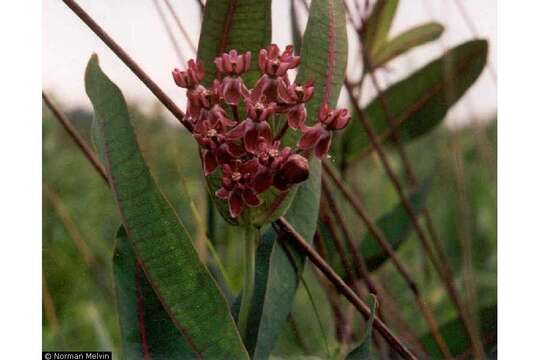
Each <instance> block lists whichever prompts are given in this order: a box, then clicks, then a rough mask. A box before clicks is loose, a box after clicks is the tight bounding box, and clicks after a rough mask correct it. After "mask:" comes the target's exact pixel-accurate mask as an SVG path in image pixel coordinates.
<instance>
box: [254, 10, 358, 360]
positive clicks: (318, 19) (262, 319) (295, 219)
mask: <svg viewBox="0 0 540 360" xmlns="http://www.w3.org/2000/svg"><path fill="white" fill-rule="evenodd" d="M345 23H346V22H345V13H344V9H343V5H342V3H341V1H339V0H313V1H312V2H311V7H310V12H309V19H308V23H307V26H306V30H305V33H304V37H303V42H302V51H301V57H302V63H301V64H300V67H299V70H298V76H297V81H298V82H299V83H304V82H306V81H307V80H309V79H312V80H314V81H315V93H314V96H313V100H312V101H311V104H310V106H308V113H309V116H308V118H309V119H310V121H311V122H314V121H315V119H316V118H315V117H314V115H315V114H316V113H317V111H318V107H319V106H320V105H321V103H322V102H323V101H326V102H328V104H329V105H330V106H335V105H336V101H337V98H338V96H339V92H340V89H341V85H342V83H343V79H344V77H345V68H346V61H347V34H346V29H345ZM286 136H288V137H289V141H293V142H294V141H295V140H296V139H295V138H294V135H292V134H287V135H286ZM320 181H321V164H320V161H318V160H316V159H312V160H311V161H310V175H309V178H308V180H307V181H306V182H305V183H302V184H300V186H299V187H298V191H297V194H296V196H295V198H294V201H293V202H292V204H291V206H290V207H289V209H288V211H287V213H286V214H285V218H286V219H287V220H288V221H289V223H290V224H291V225H292V226H293V227H294V228H295V229H296V230H297V231H298V232H299V233H300V234H301V235H302V236H303V237H304V239H306V240H307V241H311V240H312V239H313V235H314V234H315V230H316V227H317V218H318V213H319V201H320V186H321V184H320ZM284 243H287V240H286V239H285V240H284ZM304 263H305V256H303V255H301V254H300V253H299V252H297V251H296V250H295V249H294V248H292V247H290V246H287V247H286V248H284V247H283V246H282V245H281V243H280V241H279V240H278V239H277V234H276V233H275V231H274V230H273V229H269V230H268V231H267V232H266V233H265V234H264V236H263V239H262V241H261V245H260V247H259V249H258V250H257V259H256V283H255V293H254V298H253V304H252V312H251V313H250V317H249V322H248V324H249V333H248V340H247V344H246V346H247V348H248V351H249V352H250V354H253V355H252V356H253V359H267V358H268V356H269V354H270V351H271V350H272V348H273V346H274V344H275V342H276V340H277V337H278V335H279V333H280V331H281V329H282V328H283V326H284V324H285V323H286V321H287V316H288V314H289V313H290V311H291V308H292V304H293V300H294V296H295V293H296V289H297V288H298V284H299V281H300V280H299V279H300V278H299V276H300V274H301V273H302V271H303V266H304Z"/></svg>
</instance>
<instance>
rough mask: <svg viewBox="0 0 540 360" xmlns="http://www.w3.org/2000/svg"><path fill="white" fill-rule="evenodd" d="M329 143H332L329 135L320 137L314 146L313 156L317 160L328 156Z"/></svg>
mask: <svg viewBox="0 0 540 360" xmlns="http://www.w3.org/2000/svg"><path fill="white" fill-rule="evenodd" d="M331 143H332V134H331V133H327V134H326V135H324V136H322V137H321V138H320V139H319V141H318V142H317V145H315V156H316V157H317V159H319V160H321V159H322V158H324V157H325V156H326V155H327V154H328V151H329V150H330V144H331Z"/></svg>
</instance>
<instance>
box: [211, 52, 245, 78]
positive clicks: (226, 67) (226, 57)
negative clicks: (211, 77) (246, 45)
mask: <svg viewBox="0 0 540 360" xmlns="http://www.w3.org/2000/svg"><path fill="white" fill-rule="evenodd" d="M214 63H215V64H216V67H217V69H218V71H219V72H220V73H222V74H226V75H230V76H240V75H242V74H243V73H245V72H246V71H248V70H249V65H250V63H251V52H250V51H248V52H246V53H244V54H238V52H237V51H236V50H231V51H229V53H223V54H222V55H221V56H219V57H217V58H216V59H215V60H214Z"/></svg>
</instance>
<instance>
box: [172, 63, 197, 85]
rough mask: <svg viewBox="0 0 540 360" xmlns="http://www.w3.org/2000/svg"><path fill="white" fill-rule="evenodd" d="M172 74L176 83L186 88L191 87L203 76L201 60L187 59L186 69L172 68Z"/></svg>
mask: <svg viewBox="0 0 540 360" xmlns="http://www.w3.org/2000/svg"><path fill="white" fill-rule="evenodd" d="M172 75H173V79H174V82H175V83H176V85H178V86H180V87H182V88H186V89H193V88H195V86H197V85H199V83H200V82H201V81H202V79H203V78H204V68H203V65H202V63H201V62H195V61H194V60H189V61H188V69H187V70H186V71H181V70H179V69H174V70H173V72H172Z"/></svg>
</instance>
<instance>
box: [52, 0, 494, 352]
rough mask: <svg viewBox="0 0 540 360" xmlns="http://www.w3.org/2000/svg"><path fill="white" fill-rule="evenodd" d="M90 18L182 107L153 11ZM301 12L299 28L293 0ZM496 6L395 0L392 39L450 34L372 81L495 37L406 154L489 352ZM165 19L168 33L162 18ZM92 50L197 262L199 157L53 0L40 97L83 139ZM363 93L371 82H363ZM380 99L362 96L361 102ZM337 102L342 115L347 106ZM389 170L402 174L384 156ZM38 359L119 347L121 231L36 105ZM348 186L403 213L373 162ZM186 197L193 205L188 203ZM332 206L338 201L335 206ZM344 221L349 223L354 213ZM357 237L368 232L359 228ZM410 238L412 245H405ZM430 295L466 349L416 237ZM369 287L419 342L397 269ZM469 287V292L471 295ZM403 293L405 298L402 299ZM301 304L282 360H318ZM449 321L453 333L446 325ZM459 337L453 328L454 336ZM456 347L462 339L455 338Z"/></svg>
mask: <svg viewBox="0 0 540 360" xmlns="http://www.w3.org/2000/svg"><path fill="white" fill-rule="evenodd" d="M78 3H79V4H80V5H81V6H82V7H83V8H84V9H86V10H87V11H88V12H89V13H90V14H91V15H92V16H93V17H94V19H96V20H97V21H98V22H99V23H100V24H101V25H102V26H103V27H104V28H105V29H106V30H107V31H108V32H109V33H110V34H111V35H112V37H113V38H114V39H115V40H116V41H117V42H118V43H120V44H121V45H122V46H123V47H124V48H125V50H126V51H127V52H128V53H129V54H130V55H131V56H132V57H133V58H134V59H135V60H136V61H137V62H138V63H139V64H140V65H141V66H142V67H143V68H144V69H145V70H146V71H147V72H148V74H149V75H150V76H151V77H152V78H153V79H154V80H155V81H156V82H157V83H158V84H159V85H160V86H161V87H162V88H163V89H164V90H165V91H166V92H167V94H168V95H169V96H171V97H172V98H173V99H176V100H177V101H178V104H179V105H180V106H181V107H182V108H184V106H185V94H184V92H183V91H182V90H181V89H179V88H177V87H176V86H175V85H174V83H173V81H172V79H171V76H170V71H171V69H172V68H174V67H183V66H184V64H183V60H182V59H179V57H178V55H177V53H176V52H175V49H174V47H173V46H172V45H171V42H170V40H169V38H168V37H167V33H166V31H165V28H164V26H163V22H162V20H161V19H160V17H159V14H158V11H157V9H156V6H155V2H154V1H153V0H136V1H133V0H130V1H128V0H109V1H92V0H84V1H83V0H80V1H78ZM171 3H172V4H173V6H174V7H175V10H176V12H177V13H178V14H179V16H180V18H181V19H182V22H183V24H184V25H185V27H186V29H187V32H188V37H189V38H190V39H191V41H192V42H194V43H195V44H197V40H198V36H199V27H200V16H201V14H200V10H199V5H198V2H197V1H196V0H181V1H172V2H171ZM273 3H274V6H273V19H279V21H277V20H274V24H273V25H274V31H273V34H274V35H273V36H274V42H276V43H278V44H279V45H280V46H282V45H285V44H289V43H291V42H292V37H291V25H290V24H291V22H290V20H289V19H290V16H291V7H290V3H289V1H285V0H274V2H273ZM293 6H295V9H296V10H297V13H298V14H299V17H300V19H301V21H303V25H305V19H306V14H305V12H304V11H303V7H302V5H301V1H300V0H298V1H294V5H293ZM496 15H497V9H496V4H495V2H494V1H492V0H474V1H472V0H469V1H467V0H453V1H448V0H446V1H445V0H402V1H401V2H400V5H399V8H398V11H397V15H396V19H395V23H394V26H393V27H392V29H391V31H390V34H391V35H393V34H397V33H399V32H400V31H402V30H404V29H407V28H409V27H410V26H412V25H416V24H418V23H423V22H426V21H430V20H435V21H437V22H440V23H441V24H443V25H444V26H445V31H444V33H443V35H442V37H441V38H440V39H438V40H437V41H435V42H433V43H430V44H428V45H425V46H422V47H419V48H416V49H414V50H412V51H410V52H408V53H406V54H405V55H403V56H401V57H400V58H398V59H397V60H396V61H392V62H391V63H390V64H389V65H388V66H387V67H386V68H385V69H383V70H379V73H380V78H381V79H383V80H384V84H385V85H390V84H392V83H394V82H396V81H397V80H400V79H402V78H404V77H406V75H407V74H409V73H411V72H413V71H414V70H415V69H418V68H419V67H421V66H423V65H424V64H426V63H428V62H429V61H431V60H433V59H435V58H438V57H439V56H440V55H441V54H442V53H443V52H444V51H445V50H446V49H448V48H450V47H453V46H455V45H457V44H459V43H462V42H464V41H466V40H469V39H472V38H486V39H488V40H489V56H488V65H487V67H486V68H485V69H484V71H483V73H482V75H481V76H480V78H479V79H478V80H477V82H476V83H475V84H474V85H473V87H472V88H471V89H470V90H469V91H468V92H467V93H466V94H465V96H464V97H463V98H462V99H461V100H460V101H459V102H458V103H457V105H456V106H454V107H453V108H452V109H451V110H450V112H449V113H448V114H447V117H446V119H445V122H444V125H442V126H439V127H438V128H437V129H436V130H435V131H432V132H431V133H429V134H428V135H426V136H423V137H422V138H420V139H418V140H416V141H415V142H412V143H411V144H409V145H407V150H408V153H409V157H410V159H411V163H412V165H413V167H414V169H415V172H416V174H417V177H418V178H420V179H424V178H431V179H432V180H431V187H430V190H429V194H428V197H427V204H428V208H429V209H430V210H431V212H432V215H433V218H434V223H435V227H436V228H437V230H438V232H439V235H440V238H441V239H442V241H443V244H444V247H445V249H446V251H447V254H448V256H449V258H450V262H451V266H452V269H453V270H454V276H455V278H456V283H457V285H458V289H459V291H460V292H461V293H462V294H465V292H466V291H469V292H470V291H471V286H472V294H470V293H469V294H467V296H468V297H467V300H470V301H472V302H473V304H471V306H472V307H474V308H475V309H477V310H478V311H477V312H478V314H480V315H479V317H478V319H477V320H478V322H479V324H480V328H481V329H482V331H483V335H484V336H485V338H486V339H491V340H490V341H491V342H495V341H496V302H497V288H496V286H497V274H496V272H497V258H496V249H497V247H496V243H497V233H496V228H497V227H496V225H497V224H496V202H497V199H496V194H497V179H496V164H497V162H496V154H497V152H496V148H497V141H496V139H497V136H496V135H497V132H496V114H497V99H496V94H497V91H496V75H495V74H496V67H497V61H496V56H495V54H496V50H497V44H496V42H497V34H496ZM166 19H167V21H168V22H171V23H172V22H173V19H172V18H171V17H170V16H167V17H166ZM175 37H176V38H177V41H178V42H179V44H180V45H181V46H182V49H183V54H184V55H185V56H186V58H191V57H194V54H193V52H192V51H191V50H190V46H189V42H188V41H186V40H185V38H184V37H183V36H182V35H180V34H175ZM355 49H356V50H357V49H358V47H357V45H356V44H354V43H351V45H350V49H349V66H348V74H349V75H350V76H351V77H353V78H354V77H355V76H358V74H359V73H360V70H359V66H358V56H357V55H356V53H357V51H355ZM92 52H97V53H98V54H99V56H100V62H101V64H102V66H103V69H104V71H105V72H106V73H107V74H108V75H109V76H110V77H111V79H112V80H113V81H114V82H115V83H116V84H117V85H118V86H119V87H120V88H121V89H122V91H123V92H124V95H125V96H126V98H127V100H128V103H129V104H130V114H131V116H132V121H133V122H134V125H135V128H136V130H137V133H138V139H139V142H140V145H141V148H142V151H143V155H144V156H145V159H146V160H147V163H148V164H149V166H150V168H151V171H152V173H153V174H154V177H155V178H156V180H157V182H158V184H159V185H160V188H161V189H162V190H163V191H164V193H165V195H166V196H167V197H168V198H169V200H170V201H171V203H172V204H173V205H174V207H175V208H176V210H177V212H178V213H179V214H180V216H181V218H182V219H183V220H184V222H185V224H186V226H187V228H188V229H189V231H190V232H191V234H193V235H194V239H195V241H196V247H197V249H198V250H199V253H200V255H201V257H203V258H205V257H207V256H208V254H207V253H206V252H207V250H206V247H205V246H204V241H205V239H204V234H205V232H206V229H205V226H204V224H205V216H206V211H207V209H206V199H205V187H204V186H202V184H203V181H204V180H203V178H202V174H201V170H200V165H199V160H198V157H197V156H194V154H195V153H196V152H197V148H196V146H195V143H194V141H193V140H192V139H191V136H190V135H189V134H187V133H185V132H184V131H182V129H181V127H180V126H179V125H178V124H177V123H176V121H175V120H173V119H172V118H171V116H170V115H169V114H168V113H167V112H166V111H165V110H164V109H163V107H162V106H161V105H159V104H158V103H157V101H156V100H155V98H154V97H153V96H152V94H151V93H150V92H149V91H148V90H147V89H146V88H145V86H144V85H143V84H142V83H141V82H140V81H139V80H138V79H137V78H136V77H135V76H134V75H133V74H132V73H131V72H130V71H129V70H128V69H127V68H126V67H125V66H124V65H123V63H122V62H121V61H120V60H118V59H117V58H116V57H115V56H114V55H113V54H112V53H111V51H110V50H109V49H108V48H106V47H105V45H103V44H102V43H101V41H100V40H99V39H98V38H97V37H96V36H95V35H94V34H93V33H92V32H91V31H90V30H88V29H87V28H86V27H85V26H84V25H83V24H82V22H81V21H80V20H79V19H78V18H76V17H75V16H74V15H73V14H72V13H71V12H70V11H69V10H68V9H67V7H66V6H65V5H64V4H63V3H62V2H61V1H59V0H47V1H45V2H44V4H43V88H44V90H45V92H46V93H47V94H48V95H49V96H51V98H52V99H53V101H54V102H55V104H57V105H59V107H60V108H61V109H62V110H63V111H64V112H66V114H67V116H68V117H69V119H70V120H71V121H72V122H73V124H74V125H75V127H76V128H77V129H78V130H79V132H80V133H81V134H82V136H83V137H85V138H86V139H87V140H88V141H90V124H91V121H92V117H93V114H92V112H91V106H90V102H89V100H88V98H87V97H86V94H85V92H84V84H83V74H84V68H85V66H86V62H87V61H88V58H89V56H90V54H91V53H92ZM368 83H369V82H368ZM373 95H374V91H373V90H372V89H370V88H369V86H368V88H367V89H366V90H365V91H364V92H363V93H362V102H363V103H367V102H369V100H371V99H372V97H373ZM342 98H343V99H342V101H343V103H344V104H346V102H345V101H344V100H345V96H344V94H342ZM389 154H390V156H391V160H392V165H394V167H395V168H396V169H397V170H398V171H399V172H400V173H402V172H403V169H401V167H400V163H399V161H398V159H397V157H396V156H395V155H394V154H393V153H389ZM43 164H44V171H43V197H44V198H43V200H44V202H43V204H44V205H43V206H44V209H43V306H44V308H43V309H44V311H43V348H44V349H55V350H81V349H83V350H107V351H110V350H113V351H114V352H116V351H118V350H119V348H120V342H119V339H120V336H119V327H118V319H117V315H116V310H115V297H114V288H113V282H112V273H111V260H112V250H113V247H114V234H115V231H116V229H117V227H118V224H119V223H120V220H119V217H118V214H117V210H116V208H115V206H114V203H113V200H112V197H111V194H110V192H109V190H108V189H107V187H106V186H105V184H104V183H103V181H102V179H101V178H100V177H99V176H98V175H97V174H96V172H95V170H94V169H93V168H92V167H91V166H90V165H89V164H88V162H87V160H86V159H85V158H84V157H83V156H82V155H81V153H80V151H79V149H78V148H77V147H76V146H75V145H74V143H73V142H72V140H71V139H70V138H69V136H68V135H67V134H66V132H65V131H64V130H63V129H62V127H61V126H60V125H59V124H58V122H57V121H56V120H55V118H54V117H53V116H52V114H51V113H50V112H49V110H48V109H47V108H46V107H44V108H43ZM348 178H349V179H350V181H351V183H356V184H357V185H358V188H361V193H362V199H363V201H364V204H365V205H366V208H367V209H368V211H369V213H370V215H372V217H373V218H378V217H379V216H381V215H383V214H385V213H387V212H388V211H389V210H390V209H392V207H393V206H394V205H395V204H396V202H397V197H396V196H395V193H394V191H393V188H392V186H391V184H390V182H389V181H388V179H387V178H386V176H385V173H384V170H383V168H382V166H381V165H380V163H379V162H378V161H377V159H376V158H375V157H373V156H367V157H366V158H364V159H363V160H362V161H359V162H358V163H356V164H355V165H354V166H353V167H352V168H351V169H350V170H349V172H348ZM186 199H189V201H186ZM338 200H340V199H338ZM348 215H350V217H351V218H353V215H351V214H348ZM225 229H226V230H225V231H223V232H222V233H220V235H219V236H218V237H216V238H214V239H211V240H212V241H213V243H214V245H215V247H216V250H217V252H218V253H219V255H220V257H221V259H222V262H223V264H224V266H225V268H226V270H227V275H228V277H229V278H230V283H231V285H232V287H233V290H235V291H239V290H240V287H241V283H242V273H241V271H242V270H241V268H240V266H239V264H240V263H241V249H242V248H241V245H242V244H241V242H239V241H238V239H235V238H234V237H233V236H231V234H232V232H230V231H227V228H226V227H225ZM356 231H357V232H358V234H356V235H358V236H361V235H362V230H361V229H358V230H356ZM410 238H414V235H413V234H411V235H410ZM399 252H400V257H402V258H403V259H406V260H407V263H408V265H409V267H410V268H411V269H412V270H413V275H414V276H415V279H416V280H417V281H418V283H419V285H420V287H421V288H422V290H423V291H424V294H425V297H426V299H427V301H428V302H429V304H430V305H431V306H432V309H433V310H434V313H435V315H436V318H437V321H438V323H439V324H440V325H442V326H446V328H447V329H448V330H447V331H449V332H450V334H451V333H452V331H453V332H454V333H455V336H454V338H455V339H456V340H455V341H465V340H463V336H461V337H460V334H459V331H460V330H459V327H456V326H455V316H456V314H455V312H454V310H453V308H452V306H451V304H450V302H449V301H448V299H447V298H446V294H445V292H444V289H443V288H442V286H441V284H440V282H439V281H438V279H437V276H436V275H435V274H434V272H433V269H431V267H430V266H429V264H428V263H427V260H426V259H425V256H424V254H423V252H422V251H420V249H419V247H418V242H417V241H416V240H413V241H411V240H410V239H409V240H408V241H406V242H405V243H404V245H403V246H402V247H401V248H400V250H399ZM376 276H377V277H378V279H380V280H381V281H382V282H383V283H384V284H385V286H386V287H387V289H389V291H390V292H391V293H392V294H395V295H396V296H395V300H396V302H397V304H398V305H399V308H400V310H402V316H403V317H404V319H405V321H407V322H408V323H409V324H415V326H414V329H415V330H416V331H417V332H418V333H417V335H419V337H421V335H422V334H423V333H426V332H427V329H426V328H425V325H423V322H422V321H419V319H418V310H417V309H416V308H415V307H414V306H412V305H411V304H413V302H414V299H413V297H412V295H410V293H409V292H407V290H406V287H405V284H404V283H403V281H402V280H401V279H400V278H399V277H397V276H396V275H395V270H394V269H393V268H392V266H391V265H389V264H385V265H384V266H382V267H381V268H380V269H379V270H377V273H376ZM306 279H307V282H308V284H309V287H310V288H311V289H312V291H313V292H314V295H315V299H316V305H317V309H318V311H319V312H320V314H321V317H322V319H323V322H324V323H325V325H328V326H327V328H328V334H327V335H328V337H329V338H332V337H333V336H334V334H333V329H332V327H333V326H331V325H332V321H333V320H332V311H331V308H330V306H329V305H328V303H327V301H326V298H325V295H324V289H323V288H322V287H321V286H320V285H319V282H318V281H317V277H316V276H315V275H314V272H313V269H312V268H311V267H308V268H307V270H306ZM467 281H469V283H468V286H465V285H466V284H465V283H466V282H467ZM398 294H399V296H398ZM306 304H308V300H307V294H306V293H305V290H304V289H303V288H301V289H300V290H299V291H298V295H297V299H296V303H295V307H294V309H293V316H294V318H295V323H296V325H297V327H298V328H300V329H301V334H302V339H300V340H298V339H297V340H298V341H291V340H290V338H291V336H289V335H290V334H291V333H290V331H292V330H293V329H292V328H291V329H289V328H287V329H285V331H284V334H283V338H282V339H281V341H280V343H279V346H278V348H277V349H276V350H275V354H276V356H279V355H280V354H291V353H298V354H306V353H307V354H312V355H317V356H324V354H325V350H324V347H323V344H322V341H321V334H320V330H319V327H318V325H317V323H316V321H317V320H316V317H315V316H313V310H312V309H311V307H310V305H306ZM453 324H454V326H453ZM452 326H453V327H452ZM460 339H461V340H460Z"/></svg>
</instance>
